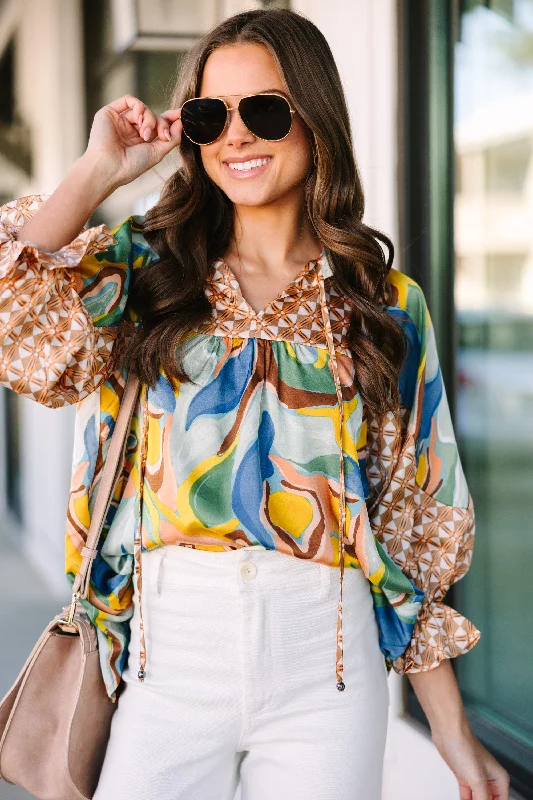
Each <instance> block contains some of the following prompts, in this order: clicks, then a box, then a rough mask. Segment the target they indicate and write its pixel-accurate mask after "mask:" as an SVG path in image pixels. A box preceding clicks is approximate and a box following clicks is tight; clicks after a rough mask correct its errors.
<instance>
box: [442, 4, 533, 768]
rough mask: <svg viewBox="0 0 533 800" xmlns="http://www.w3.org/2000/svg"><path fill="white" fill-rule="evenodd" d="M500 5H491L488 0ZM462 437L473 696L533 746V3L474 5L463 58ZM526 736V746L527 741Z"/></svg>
mask: <svg viewBox="0 0 533 800" xmlns="http://www.w3.org/2000/svg"><path fill="white" fill-rule="evenodd" d="M487 5H488V6H489V7H486V6H487ZM455 95H456V108H455V149H456V200H455V246H456V280H455V303H456V309H457V321H458V328H459V353H458V376H457V378H458V386H457V420H456V425H457V432H458V435H459V437H460V440H461V448H462V453H463V464H464V467H465V471H466V474H467V478H468V482H469V486H470V489H471V492H472V496H473V499H474V504H475V509H476V521H477V536H476V543H475V548H474V559H473V563H472V568H471V570H470V572H469V574H467V576H466V577H465V578H464V579H463V580H462V581H460V582H459V583H458V584H457V595H458V600H457V604H458V605H459V607H460V609H461V610H462V611H463V613H465V614H466V616H467V617H468V618H469V619H471V620H472V621H473V622H474V623H475V624H476V625H477V626H478V627H479V629H480V630H481V631H482V637H481V640H480V642H479V644H478V645H477V646H476V647H475V648H474V650H473V651H472V652H471V653H469V654H468V655H467V656H466V657H465V658H462V659H457V664H456V666H457V674H458V678H459V681H460V684H461V687H462V689H463V692H464V696H465V699H466V700H467V702H468V705H469V706H470V707H471V708H473V709H474V710H476V711H477V712H478V713H479V714H480V715H481V716H482V717H483V718H484V719H485V720H486V721H487V722H490V723H491V724H492V725H494V726H495V729H497V730H498V731H499V732H501V733H503V734H505V741H506V742H507V745H506V747H507V748H508V753H507V754H508V755H509V756H510V757H511V758H512V759H514V760H515V761H516V762H518V763H522V764H523V766H524V767H526V768H527V763H526V761H527V759H526V756H527V748H528V747H533V688H532V685H531V664H532V663H533V613H532V611H533V609H532V602H531V585H532V584H531V572H532V565H533V511H532V508H533V0H515V2H514V3H513V2H506V3H488V4H485V3H484V4H483V5H482V4H480V3H475V2H470V3H468V4H467V9H466V10H465V11H464V12H463V13H462V15H461V37H460V41H459V42H458V44H457V47H456V54H455ZM524 745H525V747H524Z"/></svg>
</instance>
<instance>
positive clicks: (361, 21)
mask: <svg viewBox="0 0 533 800" xmlns="http://www.w3.org/2000/svg"><path fill="white" fill-rule="evenodd" d="M291 7H292V8H293V9H294V10H296V11H300V12H301V13H302V14H305V15H306V16H307V17H309V19H311V20H312V21H313V22H314V23H315V25H317V26H318V27H319V28H320V30H321V31H322V33H323V34H324V36H325V37H326V39H327V40H328V43H329V45H330V47H331V49H332V52H333V56H334V58H335V61H336V63H337V67H338V69H339V72H340V76H341V80H342V82H343V86H344V91H345V94H346V99H347V102H348V108H349V111H350V118H351V123H352V132H353V139H354V147H355V156H356V159H357V162H358V164H359V169H360V172H361V176H362V180H363V186H364V189H365V194H366V214H365V222H366V223H367V224H368V225H373V226H375V227H377V228H380V229H381V230H383V232H384V233H387V235H388V236H390V237H391V239H392V240H393V243H394V244H395V245H396V244H397V241H398V201H397V183H398V177H397V172H398V167H397V133H396V132H397V127H398V126H397V102H398V101H397V73H398V65H397V23H396V2H395V0H372V2H369V0H329V2H324V0H292V3H291Z"/></svg>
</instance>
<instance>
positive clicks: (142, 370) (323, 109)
mask: <svg viewBox="0 0 533 800" xmlns="http://www.w3.org/2000/svg"><path fill="white" fill-rule="evenodd" d="M241 43H255V44H260V45H264V46H266V47H267V48H268V49H269V51H270V52H271V54H272V56H273V57H274V59H275V61H276V63H277V66H278V68H279V71H280V74H281V76H282V79H283V81H284V83H285V86H286V90H287V92H288V93H289V96H290V97H291V100H292V103H293V106H294V108H296V110H297V112H298V114H299V115H300V117H301V118H302V120H303V121H304V123H305V124H306V125H307V127H308V131H309V134H310V136H311V138H312V139H313V141H314V145H313V150H314V163H313V167H312V171H311V172H310V174H309V176H308V178H307V180H306V182H305V188H304V191H305V206H306V210H307V214H308V217H309V220H310V223H311V225H312V226H313V228H314V231H315V233H316V236H317V237H318V239H319V241H320V242H321V243H322V244H323V246H324V248H325V251H326V254H327V256H328V259H329V261H330V264H331V267H332V270H333V280H335V281H336V282H337V286H338V287H339V289H340V291H341V292H344V293H345V295H346V296H347V297H348V298H349V300H350V301H351V302H352V303H353V311H352V315H351V320H350V328H349V332H348V345H349V347H350V350H351V352H352V353H353V358H354V367H355V380H356V383H357V387H358V390H359V392H360V394H361V397H362V398H363V400H364V402H365V403H366V404H367V406H368V407H369V409H371V410H372V411H374V412H375V413H383V412H386V411H388V410H395V409H396V408H397V407H398V405H399V390H398V377H399V373H400V369H401V365H402V361H403V357H404V353H405V347H406V342H407V340H406V337H405V334H404V331H403V329H402V328H401V327H400V326H399V325H398V324H397V323H396V322H395V321H394V319H393V318H392V317H391V316H390V315H389V314H388V313H387V311H386V310H385V306H386V305H390V294H389V293H390V291H391V285H390V283H388V281H387V275H388V272H389V269H390V267H391V265H392V261H393V257H394V250H393V245H392V242H391V241H390V239H389V238H388V237H387V236H385V235H384V234H383V233H381V232H380V231H377V230H375V229H373V228H370V227H368V226H367V225H365V224H364V223H363V221H362V218H363V211H364V197H363V189H362V185H361V180H360V177H359V172H358V168H357V165H356V162H355V157H354V153H353V148H352V142H351V131H350V122H349V117H348V109H347V106H346V100H345V97H344V93H343V89H342V84H341V80H340V77H339V73H338V71H337V67H336V64H335V61H334V59H333V55H332V53H331V50H330V48H329V45H328V43H327V41H326V39H325V38H324V36H323V35H322V33H321V32H320V31H319V30H318V28H317V27H316V26H315V25H314V24H313V23H312V22H310V20H308V19H307V18H306V17H304V16H302V15H301V14H298V13H296V12H294V11H287V10H280V9H271V10H263V11H247V12H244V13H241V14H236V15H235V16H233V17H230V18H228V19H226V20H225V21H224V22H222V23H221V24H220V25H218V26H217V27H215V28H214V29H213V30H212V31H210V32H209V33H207V34H206V35H205V36H204V37H203V38H202V39H201V40H200V41H199V42H198V43H197V44H196V45H195V46H194V47H193V49H192V50H191V51H190V53H189V54H188V56H187V58H186V60H185V62H184V63H183V65H182V68H181V70H180V74H179V76H178V81H177V84H176V88H175V91H174V94H173V97H172V101H171V106H170V107H171V108H180V107H181V106H182V105H183V103H184V102H185V100H187V99H189V98H191V97H196V96H198V94H199V93H200V86H201V80H202V73H203V69H204V65H205V63H206V61H207V58H208V57H209V55H210V54H211V53H212V52H213V51H214V50H215V49H216V48H218V47H221V46H224V45H237V44H241ZM180 154H181V157H182V164H181V165H180V167H179V169H178V170H177V171H176V172H175V173H174V174H173V175H172V176H171V177H170V178H169V180H168V181H167V182H166V184H165V186H164V188H163V191H162V194H161V197H160V200H159V202H158V203H157V204H156V205H155V206H154V207H153V208H152V209H151V210H150V211H149V212H148V213H147V215H146V218H145V223H144V234H145V237H146V239H147V241H148V243H149V244H150V246H151V247H152V248H153V249H154V250H155V251H156V252H157V254H158V255H159V261H157V262H155V263H153V264H152V265H150V266H147V267H146V268H143V269H141V270H138V271H136V272H134V279H133V282H132V288H131V293H130V302H131V305H132V307H133V309H134V310H135V311H136V312H137V313H138V314H139V315H140V317H141V319H142V326H141V327H140V328H138V329H137V330H136V331H135V333H134V335H133V336H132V337H131V338H130V339H129V341H128V343H127V344H126V346H125V351H124V357H125V362H126V363H128V364H129V367H130V369H131V370H132V372H135V373H136V374H137V375H138V376H139V377H140V379H141V381H142V382H143V383H147V384H148V385H150V386H151V387H153V386H154V385H155V383H156V381H157V379H158V376H159V371H160V369H161V368H162V369H163V370H164V372H165V374H166V376H167V378H169V379H170V380H173V379H177V380H180V381H187V380H189V378H188V376H187V375H186V373H185V371H184V367H183V362H182V358H181V355H180V351H181V348H180V346H179V345H180V342H181V341H183V340H184V339H185V338H187V337H188V336H189V335H190V334H191V333H192V331H193V329H194V328H195V326H196V325H198V324H199V323H201V322H203V321H204V320H206V319H207V318H208V317H209V316H210V314H211V311H212V309H211V306H210V304H209V301H208V300H207V298H206V296H205V294H204V286H205V281H206V279H207V277H208V276H209V273H210V269H211V265H212V264H213V262H214V261H215V260H216V259H217V258H221V257H222V256H223V255H224V254H225V252H226V251H227V249H228V246H229V244H230V241H231V238H232V236H233V224H234V214H233V204H232V202H231V201H230V200H229V198H228V197H227V196H226V195H225V194H224V193H223V192H222V191H221V190H220V189H219V187H218V186H216V184H214V183H213V182H212V181H211V179H210V178H209V177H208V176H207V174H206V172H205V170H204V168H203V165H202V160H201V157H200V148H199V147H198V145H194V144H192V143H191V142H190V141H189V140H188V139H187V138H186V137H185V136H183V138H182V142H181V145H180ZM382 245H384V246H385V247H386V249H387V255H385V252H384V249H383V247H382Z"/></svg>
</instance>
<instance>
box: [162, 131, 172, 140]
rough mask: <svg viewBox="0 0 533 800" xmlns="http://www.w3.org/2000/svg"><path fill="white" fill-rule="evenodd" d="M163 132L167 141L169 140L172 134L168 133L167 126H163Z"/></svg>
mask: <svg viewBox="0 0 533 800" xmlns="http://www.w3.org/2000/svg"><path fill="white" fill-rule="evenodd" d="M163 133H164V134H165V136H166V138H167V139H168V141H169V142H170V140H171V139H172V136H171V135H170V131H169V129H168V128H165V130H164V131H163Z"/></svg>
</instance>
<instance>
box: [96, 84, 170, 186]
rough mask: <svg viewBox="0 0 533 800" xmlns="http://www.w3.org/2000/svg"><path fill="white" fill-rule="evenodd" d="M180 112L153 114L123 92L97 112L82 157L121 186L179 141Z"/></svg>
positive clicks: (116, 184) (152, 164)
mask: <svg viewBox="0 0 533 800" xmlns="http://www.w3.org/2000/svg"><path fill="white" fill-rule="evenodd" d="M180 112H181V109H176V110H169V111H165V112H164V114H161V115H159V116H156V115H155V114H154V112H153V111H152V110H151V109H150V108H148V106H147V105H146V104H145V103H143V102H142V101H141V100H139V99H138V98H137V97H133V96H132V95H130V94H126V95H124V97H120V98H119V99H118V100H114V101H113V102H112V103H109V104H108V105H107V106H104V107H103V108H101V109H100V110H99V111H97V113H96V114H95V117H94V121H93V124H92V127H91V133H90V136H89V143H88V145H87V150H86V151H85V155H84V156H83V158H85V159H88V160H90V161H92V162H93V163H96V164H97V165H98V172H99V173H100V175H101V176H102V178H103V179H104V180H108V181H109V182H110V183H111V184H112V185H113V186H114V188H118V187H119V186H124V185H125V184H127V183H130V182H131V181H133V180H135V178H138V177H139V175H142V174H143V173H144V172H146V171H147V170H149V169H151V168H152V167H154V166H155V165H156V164H158V163H159V162H160V161H161V160H162V159H163V158H164V157H165V156H166V155H167V154H168V153H170V151H171V150H172V149H173V148H174V147H176V146H177V145H179V144H180V142H181V134H182V125H181V120H180Z"/></svg>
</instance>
